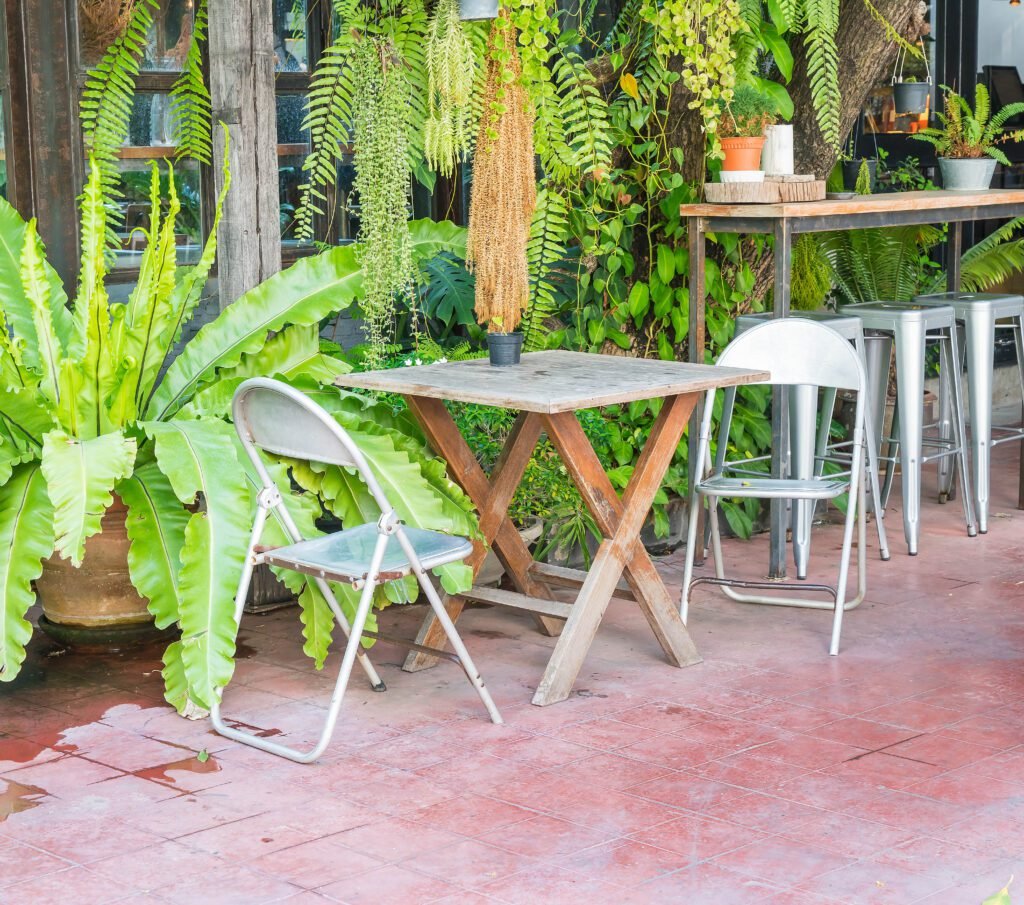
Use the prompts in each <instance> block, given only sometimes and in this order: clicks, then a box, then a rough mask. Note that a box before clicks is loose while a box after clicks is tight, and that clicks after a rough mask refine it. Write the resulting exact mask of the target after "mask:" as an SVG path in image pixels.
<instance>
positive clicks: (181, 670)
mask: <svg viewBox="0 0 1024 905" xmlns="http://www.w3.org/2000/svg"><path fill="white" fill-rule="evenodd" d="M181 652H182V643H181V642H180V641H174V642H172V643H171V644H170V645H169V646H168V647H167V650H165V651H164V656H163V661H164V668H163V669H162V670H161V671H160V675H161V676H163V680H164V699H165V700H166V701H167V703H168V704H170V705H171V706H172V707H174V709H175V710H177V711H178V713H180V714H181V715H182V716H183V717H185V718H186V719H189V720H200V719H205V718H206V717H207V716H209V711H208V710H207V709H206V708H204V707H201V706H199V705H198V704H196V703H195V702H194V701H193V700H191V699H190V698H189V696H188V682H187V681H186V679H185V664H184V663H183V662H182V659H181Z"/></svg>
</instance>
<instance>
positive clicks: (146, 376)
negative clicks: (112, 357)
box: [136, 123, 231, 413]
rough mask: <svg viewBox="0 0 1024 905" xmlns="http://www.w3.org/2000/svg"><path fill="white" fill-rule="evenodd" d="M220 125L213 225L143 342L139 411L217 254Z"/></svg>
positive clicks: (227, 180) (227, 174)
mask: <svg viewBox="0 0 1024 905" xmlns="http://www.w3.org/2000/svg"><path fill="white" fill-rule="evenodd" d="M221 128H222V130H223V133H224V158H223V160H222V161H221V190H220V194H219V195H218V196H217V205H216V207H215V209H214V213H213V226H212V227H211V229H210V234H209V235H208V236H207V239H206V244H205V245H204V246H203V254H202V257H200V259H199V262H198V263H197V264H196V265H195V267H192V268H190V269H188V270H185V271H184V273H183V274H181V275H179V279H178V282H177V285H175V287H174V291H173V293H172V294H171V297H170V303H169V306H168V307H169V308H170V311H171V316H170V318H169V319H168V321H167V323H166V325H164V327H163V330H162V332H160V333H159V334H157V335H155V336H154V340H153V341H151V342H150V343H148V344H147V346H146V351H145V354H144V356H143V358H142V364H141V368H140V374H141V376H140V378H139V385H138V387H137V389H136V408H137V411H138V412H140V413H141V412H145V411H146V410H147V409H148V408H149V403H150V400H151V399H152V397H153V393H154V392H155V388H154V385H155V383H156V380H157V376H158V375H159V373H160V368H161V367H162V366H163V364H164V361H165V360H166V359H167V355H168V353H169V352H170V351H171V349H173V348H174V347H175V345H177V343H178V340H179V339H181V331H182V328H183V327H184V325H185V324H186V323H187V322H188V321H189V320H191V318H192V315H193V314H194V313H195V310H196V305H198V304H199V300H200V298H201V297H202V294H203V287H204V286H205V285H206V280H207V277H209V275H210V270H211V269H212V268H213V263H214V261H215V260H216V257H217V231H218V230H219V228H220V221H221V217H222V216H223V214H224V200H225V198H227V194H228V189H229V188H230V187H231V171H230V168H229V166H228V161H229V158H230V153H231V140H230V136H229V135H228V128H227V126H226V125H224V124H223V123H221Z"/></svg>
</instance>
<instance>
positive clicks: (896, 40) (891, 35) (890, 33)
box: [864, 0, 924, 60]
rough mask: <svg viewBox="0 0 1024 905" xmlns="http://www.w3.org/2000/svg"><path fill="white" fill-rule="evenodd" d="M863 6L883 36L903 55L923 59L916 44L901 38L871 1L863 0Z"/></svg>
mask: <svg viewBox="0 0 1024 905" xmlns="http://www.w3.org/2000/svg"><path fill="white" fill-rule="evenodd" d="M864 6H865V7H867V11H868V14H869V15H870V16H871V18H872V19H874V20H875V21H876V22H877V23H878V24H879V25H881V26H882V30H883V31H884V32H885V36H886V37H887V38H888V39H889V40H890V41H892V42H893V44H898V45H899V46H900V47H902V48H903V50H904V52H905V53H908V54H910V56H912V57H917V59H919V60H923V59H924V54H923V53H922V52H921V49H920V48H919V47H918V46H917V45H916V44H911V43H910V42H909V41H908V40H907V39H906V38H904V37H903V35H901V34H900V33H899V32H898V31H896V29H895V28H893V25H892V23H891V22H890V21H889V20H888V19H886V18H885V16H883V15H882V12H881V10H879V9H878V7H877V6H875V4H874V3H872V2H871V0H864Z"/></svg>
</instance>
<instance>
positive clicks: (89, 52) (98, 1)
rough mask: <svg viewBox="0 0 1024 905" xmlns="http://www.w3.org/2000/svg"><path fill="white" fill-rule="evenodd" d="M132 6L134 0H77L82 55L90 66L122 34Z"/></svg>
mask: <svg viewBox="0 0 1024 905" xmlns="http://www.w3.org/2000/svg"><path fill="white" fill-rule="evenodd" d="M134 8H135V0H78V23H79V27H80V28H81V31H82V55H83V57H84V58H85V60H86V62H87V63H88V64H89V65H90V66H91V65H93V64H94V63H95V62H96V61H98V60H99V58H100V57H101V56H103V53H104V51H105V50H106V49H107V48H108V47H109V46H110V45H111V44H113V43H114V42H115V41H116V40H117V39H118V38H120V37H121V35H123V34H124V30H125V28H126V27H127V25H128V20H129V19H130V18H131V16H132V10H133V9H134Z"/></svg>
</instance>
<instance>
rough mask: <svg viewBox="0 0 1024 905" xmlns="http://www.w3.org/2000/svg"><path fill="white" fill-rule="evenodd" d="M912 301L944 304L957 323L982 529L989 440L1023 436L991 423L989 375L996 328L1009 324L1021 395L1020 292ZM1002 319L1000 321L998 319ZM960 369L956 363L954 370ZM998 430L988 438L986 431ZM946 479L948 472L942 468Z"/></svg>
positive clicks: (1023, 340)
mask: <svg viewBox="0 0 1024 905" xmlns="http://www.w3.org/2000/svg"><path fill="white" fill-rule="evenodd" d="M914 301H916V302H920V303H921V304H923V305H948V306H950V307H951V308H952V309H953V310H954V311H955V312H956V319H957V321H959V323H960V324H962V325H963V330H964V339H965V341H964V344H963V345H964V348H963V349H962V350H961V354H962V355H966V358H967V414H968V422H969V423H970V432H969V434H970V442H971V464H972V466H973V468H974V502H975V505H976V506H977V507H978V530H979V531H980V532H981V533H982V534H984V533H985V532H987V531H988V501H989V481H990V474H991V469H990V458H991V452H992V447H993V446H998V445H999V444H1000V443H1009V442H1011V441H1018V440H1024V429H1021V428H993V427H992V381H993V374H994V359H995V347H996V330H1012V331H1013V339H1014V344H1015V346H1016V348H1017V373H1018V377H1019V379H1020V384H1021V398H1022V400H1024V354H1022V353H1024V296H1021V295H1013V294H1003V293H989V292H975V293H971V292H941V293H938V294H936V295H919V296H917V297H916V298H915V299H914ZM1000 320H1002V321H1003V323H999V321H1000ZM960 373H962V363H961V366H960V367H959V368H957V374H958V376H959V374H960ZM942 402H943V406H942V413H943V414H942V419H941V420H943V421H945V420H947V418H948V412H949V410H950V409H951V407H952V406H951V404H950V402H951V400H950V398H949V396H948V395H946V394H943V397H942ZM994 430H996V431H1000V432H1002V433H1003V434H1004V436H1002V437H1000V438H999V439H997V440H995V441H993V439H992V432H993V431H994ZM943 478H944V479H945V482H946V484H947V486H946V489H947V490H948V489H949V487H948V485H949V484H951V483H952V473H949V472H947V473H946V474H943Z"/></svg>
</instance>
